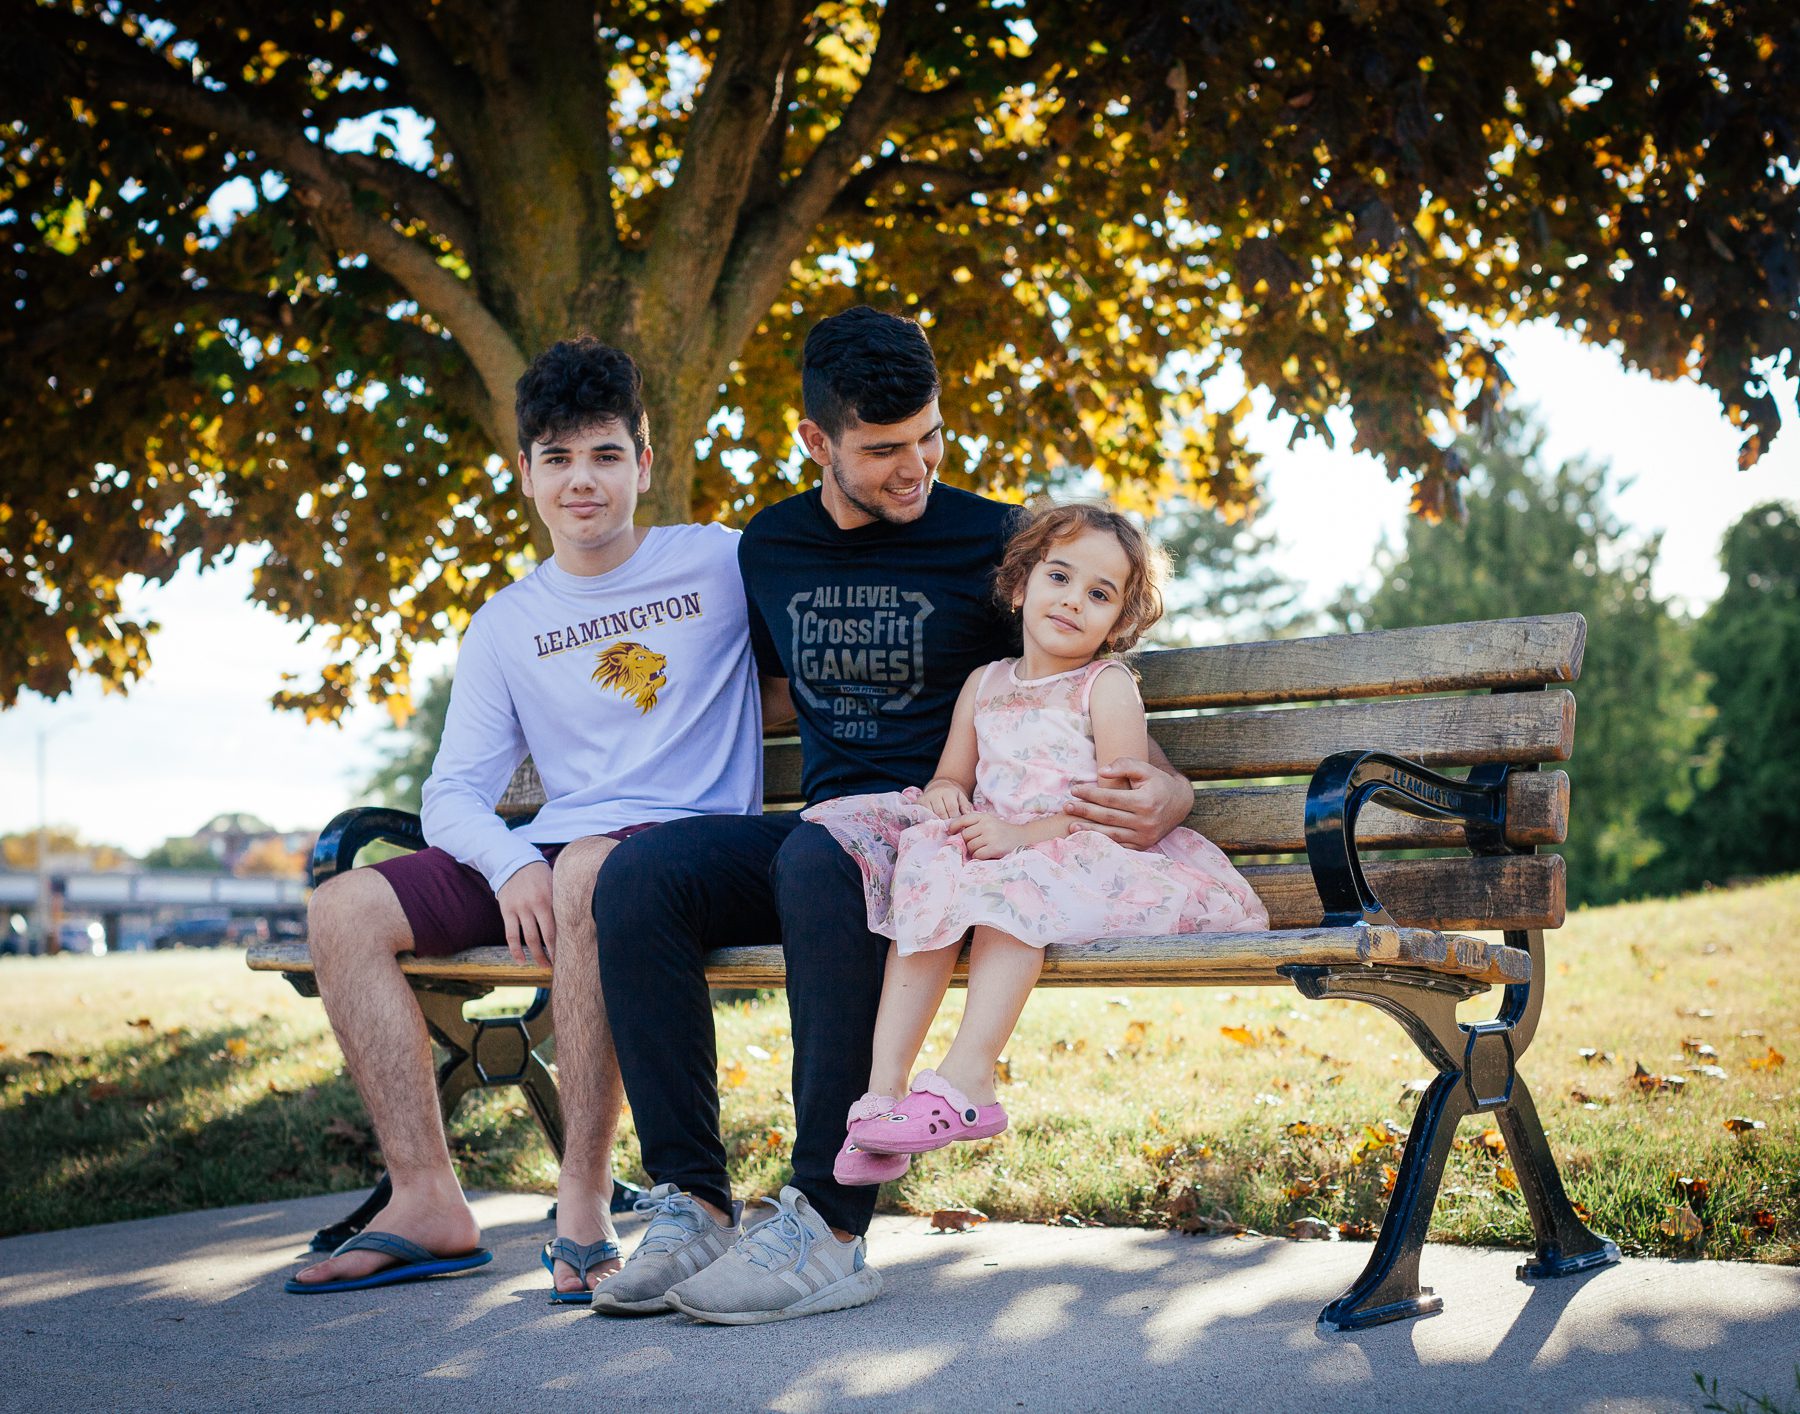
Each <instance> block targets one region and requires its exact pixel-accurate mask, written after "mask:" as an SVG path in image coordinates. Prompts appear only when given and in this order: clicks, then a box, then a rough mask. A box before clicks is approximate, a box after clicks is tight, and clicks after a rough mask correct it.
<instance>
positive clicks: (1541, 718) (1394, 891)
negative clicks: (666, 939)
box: [249, 614, 1619, 1330]
mask: <svg viewBox="0 0 1800 1414" xmlns="http://www.w3.org/2000/svg"><path fill="white" fill-rule="evenodd" d="M1586 631H1587V628H1586V624H1585V623H1584V621H1583V620H1582V618H1581V616H1580V615H1578V614H1559V615H1552V616H1549V617H1543V618H1521V619H1502V620H1497V621H1494V622H1487V623H1465V624H1446V625H1442V626H1438V627H1431V628H1415V629H1400V630H1394V631H1389V632H1381V633H1365V634H1356V635H1344V636H1334V637H1324V638H1306V639H1292V640H1287V641H1278V642H1270V643H1249V644H1232V645H1226V646H1221V647H1214V648H1184V649H1169V650H1162V651H1157V652H1148V653H1144V654H1142V655H1140V656H1139V657H1138V658H1137V659H1136V660H1135V666H1136V667H1137V669H1138V671H1139V672H1140V674H1141V675H1142V681H1143V694H1144V699H1145V702H1146V704H1147V705H1148V707H1149V708H1150V711H1151V713H1152V717H1151V731H1152V734H1153V735H1154V736H1155V738H1156V740H1157V741H1158V742H1160V743H1161V745H1162V748H1163V750H1164V751H1165V752H1167V753H1168V756H1169V759H1170V761H1171V762H1173V763H1174V765H1175V766H1176V767H1177V768H1178V769H1180V770H1181V771H1183V772H1185V773H1186V774H1187V775H1188V776H1189V777H1190V778H1192V779H1193V780H1194V781H1195V782H1197V783H1199V785H1200V788H1199V789H1197V790H1196V791H1195V797H1194V812H1193V814H1192V815H1191V816H1190V817H1189V821H1188V823H1189V824H1190V825H1192V826H1193V828H1195V829H1196V830H1199V831H1200V832H1201V833H1202V834H1204V835H1206V836H1207V837H1208V838H1210V839H1212V840H1214V841H1215V842H1216V843H1217V844H1218V845H1219V846H1220V847H1221V848H1222V849H1224V850H1225V851H1226V852H1227V853H1228V854H1231V855H1233V856H1235V857H1237V858H1238V859H1239V861H1240V867H1241V868H1242V869H1243V872H1244V873H1245V875H1246V876H1247V877H1248V878H1249V879H1250V881H1251V882H1252V883H1253V884H1254V885H1255V887H1256V890H1257V892H1258V893H1259V894H1260V895H1261V896H1262V899H1263V901H1264V902H1265V903H1266V904H1267V905H1268V909H1269V915H1270V923H1271V931H1269V932H1266V933H1245V934H1219V933H1212V934H1200V935H1192V936H1183V937H1163V938H1130V939H1118V940H1109V941H1105V942H1100V943H1095V944H1093V945H1091V946H1088V947H1052V948H1050V949H1049V951H1048V955H1047V957H1046V959H1045V964H1044V971H1043V977H1042V980H1041V983H1040V985H1042V986H1046V987H1065V986H1105V987H1120V986H1146V985H1152V986H1231V987H1244V986H1253V985H1271V986H1273V985H1280V986H1291V987H1294V988H1297V989H1298V990H1299V991H1300V992H1301V994H1302V995H1304V996H1306V997H1309V998H1313V999H1322V998H1341V999H1346V1000H1351V1001H1360V1002H1367V1003H1368V1004H1369V1005H1371V1006H1374V1007H1377V1008H1379V1009H1380V1010H1382V1011H1384V1012H1386V1013H1387V1014H1388V1015H1389V1016H1391V1017H1393V1018H1394V1019H1395V1020H1396V1021H1397V1022H1399V1024H1400V1026H1401V1029H1403V1030H1404V1031H1405V1032H1406V1034H1407V1035H1408V1036H1409V1037H1410V1038H1411V1039H1412V1041H1413V1043H1414V1044H1415V1045H1416V1046H1417V1047H1418V1048H1419V1050H1420V1051H1421V1052H1423V1053H1424V1055H1425V1058H1426V1059H1427V1060H1428V1061H1430V1063H1431V1065H1432V1067H1433V1069H1434V1070H1435V1071H1436V1077H1435V1078H1434V1079H1433V1080H1432V1081H1431V1083H1430V1085H1429V1086H1428V1087H1427V1089H1426V1090H1425V1092H1424V1094H1423V1095H1422V1097H1421V1098H1420V1101H1419V1106H1418V1110H1417V1113H1416V1115H1415V1117H1414V1119H1413V1124H1412V1130H1411V1133H1410V1134H1409V1135H1408V1138H1407V1143H1406V1150H1405V1156H1404V1158H1403V1159H1402V1161H1401V1165H1400V1170H1399V1174H1398V1177H1397V1179H1396V1181H1395V1183H1394V1188H1393V1194H1392V1197H1391V1198H1390V1200H1389V1204H1388V1209H1387V1214H1386V1216H1385V1218H1384V1220H1383V1222H1382V1226H1381V1232H1380V1234H1379V1236H1378V1237H1377V1239H1376V1242H1375V1246H1374V1252H1373V1254H1372V1255H1371V1257H1370V1259H1369V1262H1368V1266H1367V1267H1366V1269H1365V1270H1364V1271H1363V1273H1362V1275H1361V1276H1360V1277H1358V1278H1357V1280H1356V1282H1355V1283H1354V1284H1353V1285H1352V1286H1351V1287H1350V1289H1349V1290H1348V1291H1346V1292H1345V1293H1344V1294H1343V1295H1342V1296H1340V1297H1339V1298H1338V1299H1337V1300H1335V1301H1333V1302H1332V1303H1331V1304H1330V1305H1328V1306H1327V1307H1326V1308H1325V1310H1324V1312H1323V1314H1322V1315H1321V1316H1320V1323H1321V1324H1322V1325H1325V1326H1327V1327H1330V1328H1333V1329H1337V1330H1349V1329H1356V1328H1360V1327H1363V1326H1368V1325H1374V1324H1377V1323H1379V1322H1382V1321H1391V1320H1397V1319H1400V1318H1403V1317H1407V1316H1416V1315H1420V1314H1423V1313H1425V1312H1428V1311H1434V1310H1437V1309H1438V1308H1439V1307H1440V1306H1441V1305H1442V1301H1441V1299H1440V1298H1439V1297H1437V1296H1435V1295H1434V1294H1433V1293H1432V1291H1431V1289H1430V1288H1429V1287H1422V1286H1421V1285H1420V1284H1419V1256H1420V1251H1421V1249H1422V1247H1423V1245H1424V1241H1425V1235H1426V1231H1427V1229H1428V1228H1429V1226H1430V1222H1431V1213H1432V1209H1433V1206H1434V1204H1435V1202H1436V1198H1437V1192H1438V1187H1439V1184H1440V1182H1441V1180H1442V1177H1443V1172H1444V1164H1445V1160H1446V1158H1447V1156H1448V1154H1449V1151H1450V1145H1451V1140H1452V1138H1453V1137H1454V1135H1455V1132H1456V1128H1457V1124H1458V1122H1459V1121H1460V1120H1462V1119H1463V1118H1464V1117H1465V1116H1467V1115H1470V1114H1477V1113H1481V1114H1486V1113H1491V1114H1493V1115H1494V1116H1495V1119H1496V1120H1497V1121H1498V1124H1499V1128H1500V1133H1501V1134H1502V1135H1503V1136H1504V1139H1505V1143H1506V1147H1507V1150H1508V1151H1509V1154H1510V1156H1511V1159H1512V1163H1513V1168H1514V1171H1515V1172H1516V1174H1517V1176H1518V1180H1519V1188H1520V1191H1521V1192H1522V1193H1523V1195H1524V1198H1525V1202H1526V1205H1527V1207H1528V1209H1529V1210H1530V1214H1531V1221H1532V1227H1533V1230H1534V1232H1535V1235H1536V1239H1537V1254H1536V1257H1535V1258H1534V1259H1533V1260H1531V1261H1528V1262H1526V1263H1525V1264H1524V1265H1522V1266H1521V1267H1520V1269H1519V1271H1520V1274H1521V1275H1522V1276H1527V1277H1554V1276H1566V1275H1569V1274H1571V1273H1574V1272H1580V1271H1586V1270H1588V1269H1590V1268H1593V1267H1598V1266H1603V1265H1606V1264H1608V1263H1611V1262H1615V1261H1617V1260H1618V1256H1619V1253H1618V1249H1617V1247H1615V1246H1614V1245H1613V1244H1612V1243H1611V1242H1609V1241H1607V1240H1605V1239H1604V1238H1601V1237H1598V1236H1596V1235H1595V1234H1594V1233H1592V1232H1590V1231H1589V1230H1588V1228H1587V1227H1586V1225H1585V1224H1584V1223H1583V1222H1582V1221H1581V1219H1580V1218H1579V1217H1578V1216H1577V1214H1576V1212H1575V1210H1574V1208H1573V1207H1572V1206H1571V1204H1570V1202H1569V1199H1568V1197H1567V1195H1566V1194H1565V1192H1564V1190H1563V1185H1562V1180H1561V1178H1560V1177H1559V1175H1558V1173H1557V1168H1556V1161H1555V1159H1554V1157H1553V1156H1552V1154H1551V1152H1550V1148H1549V1145H1548V1144H1547V1143H1546V1141H1545V1138H1544V1130H1543V1126H1542V1124H1541V1122H1540V1121H1539V1119H1538V1114H1537V1109H1536V1107H1535V1105H1534V1104H1533V1102H1532V1098H1531V1092H1530V1091H1529V1090H1528V1089H1527V1088H1526V1084H1525V1081H1524V1079H1523V1077H1522V1076H1521V1075H1520V1074H1519V1072H1518V1068H1517V1067H1518V1062H1519V1060H1520V1058H1521V1057H1522V1056H1523V1055H1524V1053H1525V1051H1526V1050H1527V1048H1528V1047H1529V1046H1530V1045H1531V1040H1532V1036H1533V1034H1534V1033H1535V1031H1536V1030H1537V1023H1538V1016H1539V1013H1540V1012H1541V1010H1542V1008H1543V1004H1544V986H1545V982H1546V980H1547V978H1546V973H1545V966H1544V933H1545V930H1547V929H1551V928H1556V927H1558V926H1560V924H1561V923H1562V921H1563V911H1564V885H1563V861H1562V859H1561V858H1560V857H1559V856H1557V855H1555V854H1540V853H1538V850H1539V848H1540V847H1541V846H1544V845H1552V844H1556V843H1558V842H1560V841H1561V840H1562V839H1564V838H1565V836H1566V832H1567V828H1568V814H1569V780H1568V777H1567V776H1566V775H1565V774H1564V773H1563V772H1561V771H1557V770H1541V769H1539V767H1540V765H1541V764H1542V763H1546V762H1556V761H1564V760H1567V759H1568V756H1569V753H1570V750H1571V747H1572V746H1573V741H1574V729H1575V699H1574V697H1573V696H1572V695H1571V694H1570V693H1569V691H1568V690H1567V688H1566V687H1565V686H1563V684H1566V683H1569V682H1571V681H1573V680H1574V678H1575V676H1576V675H1577V673H1578V672H1579V671H1580V668H1581V657H1582V648H1583V644H1584V640H1585V637H1586ZM1302 704H1305V705H1302ZM1459 767H1468V768H1470V769H1469V771H1468V773H1467V776H1466V778H1456V777H1451V776H1448V775H1444V774H1440V772H1441V771H1442V770H1444V769H1445V768H1459ZM765 782H766V787H767V805H768V807H769V808H770V809H782V808H791V807H793V806H794V805H795V804H796V803H797V802H798V800H799V785H800V752H799V745H798V743H797V742H795V741H793V740H791V739H781V740H776V739H771V740H770V741H769V742H768V744H767V748H766V757H765ZM534 786H535V776H533V775H531V774H530V773H529V772H528V771H526V772H522V779H515V781H514V783H513V788H512V789H511V790H509V792H508V798H507V799H506V800H505V801H503V802H502V806H501V809H502V813H503V814H509V813H514V812H518V811H524V812H527V813H528V812H529V811H530V810H531V809H534V808H535V806H536V804H537V803H539V802H541V799H542V795H541V791H539V792H537V793H536V794H535V795H534V794H533V787H534ZM378 839H381V840H389V841H393V842H396V843H399V844H403V845H408V846H412V847H415V848H416V847H418V846H419V845H421V844H422V843H423V841H422V840H421V838H420V834H419V824H418V821H417V819H416V818H415V817H413V816H411V815H407V814H403V813H401V812H399V811H394V810H382V809H364V810H351V811H348V812H346V813H345V814H342V815H340V816H338V817H337V818H336V819H335V820H333V821H332V822H331V824H330V825H329V826H328V827H327V828H326V830H325V832H324V834H323V835H321V836H320V839H319V843H318V847H317V849H316V850H315V852H314V856H313V881H314V882H315V883H318V882H320V881H322V880H323V879H326V878H328V877H330V876H331V875H332V874H335V873H337V872H338V871H339V870H341V869H346V868H348V867H350V865H351V864H352V863H354V861H355V858H356V854H357V851H358V850H360V849H361V848H363V847H364V846H365V845H367V844H369V843H371V842H373V841H375V840H378ZM1302 854H1303V855H1304V861H1303V862H1302V860H1301V859H1300V857H1299V856H1301V855H1302ZM1284 856H1286V857H1287V858H1285V859H1284ZM1474 930H1481V931H1486V932H1490V933H1496V932H1497V933H1500V934H1501V935H1502V937H1503V939H1504V941H1503V942H1499V943H1495V942H1490V941H1485V940H1483V939H1481V938H1476V937H1472V936H1468V935H1469V933H1470V932H1472V931H1474ZM249 956H250V966H251V967H253V968H257V969H259V970H264V971H278V972H282V973H285V974H286V975H287V977H288V979H289V980H290V981H291V982H292V983H293V984H294V985H295V986H296V987H297V988H299V989H300V990H301V991H302V992H307V993H309V994H310V993H311V992H312V991H313V990H314V989H313V979H312V975H311V965H310V962H309V960H308V958H307V955H306V949H305V946H304V945H303V944H294V943H275V942H271V943H263V944H259V945H257V946H256V947H254V948H252V949H251V951H250V955H249ZM402 968H403V970H404V971H405V973H406V974H407V975H408V976H409V977H410V978H411V980H412V985H413V987H414V988H415V989H416V990H417V992H418V994H419V999H420V1003H421V1005H422V1006H423V1008H424V1010H425V1016H426V1019H427V1021H428V1023H429V1025H430V1027H431V1030H432V1032H433V1034H434V1035H435V1037H436V1038H437V1040H438V1041H439V1042H441V1043H442V1044H443V1046H444V1047H445V1049H446V1051H447V1052H448V1058H447V1059H446V1060H445V1061H444V1062H443V1066H442V1069H441V1070H440V1072H439V1082H440V1094H441V1097H442V1102H443V1106H444V1110H445V1113H446V1116H447V1115H448V1114H449V1112H450V1111H451V1110H452V1109H453V1108H454V1107H455V1105H456V1102H457V1100H458V1099H459V1098H460V1097H461V1096H462V1095H463V1094H464V1093H465V1092H467V1091H468V1090H470V1089H472V1088H476V1087H479V1086H499V1085H517V1086H518V1087H519V1088H520V1089H521V1090H523V1092H524V1094H525V1098H526V1100H527V1102H528V1103H529V1104H530V1106H531V1109H532V1112H533V1113H534V1114H535V1115H536V1116H537V1119H538V1122H539V1123H540V1124H541V1125H542V1126H543V1129H544V1133H545V1135H546V1136H547V1138H548V1139H549V1142H550V1145H551V1147H552V1148H553V1149H554V1150H556V1151H557V1153H558V1154H559V1156H560V1153H561V1148H562V1126H561V1120H560V1116H559V1113H558V1108H557V1101H556V1087H555V1081H554V1079H553V1078H552V1075H551V1073H550V1071H549V1070H548V1069H547V1068H546V1066H545V1064H544V1062H543V1061H542V1060H541V1059H540V1058H539V1056H538V1054H537V1052H538V1049H539V1048H540V1047H541V1046H542V1045H543V1043H544V1042H545V1041H546V1040H547V1039H548V1037H549V1033H550V1025H549V1022H550V1013H549V1008H548V1006H547V1005H546V998H547V996H548V993H547V992H546V991H543V990H540V991H539V992H538V994H537V996H536V999H535V1000H534V1001H533V1002H532V1004H531V1005H530V1006H529V1007H528V1008H527V1009H526V1010H524V1011H523V1012H520V1013H519V1014H517V1015H513V1016H507V1017H501V1018H491V1017H490V1018H487V1019H484V1020H476V1021H471V1020H468V1019H466V1018H465V1017H464V1015H463V1008H464V1004H465V1003H466V1002H467V1001H469V1000H471V999H473V998H477V997H481V996H483V995H485V994H486V993H488V992H490V991H491V990H493V989H494V988H496V987H502V986H519V985H524V986H531V987H538V988H540V989H542V988H545V987H546V986H547V985H548V982H549V973H548V971H547V970H546V969H544V968H540V967H534V966H530V965H525V964H520V963H516V962H514V961H513V960H512V958H511V956H510V954H508V952H507V951H506V949H505V948H500V947H494V948H483V949H476V950H473V951H470V952H467V953H463V954H461V955H459V956H456V957H451V958H408V959H403V960H402ZM707 976H708V979H709V981H711V983H712V984H713V985H714V986H718V987H738V988H742V987H779V986H781V985H782V983H783V969H782V954H781V951H780V949H779V948H775V947H741V948H724V949H720V950H719V951H717V952H715V953H713V954H712V955H711V957H710V958H709V959H708V967H707ZM959 980H960V977H959ZM1493 987H1500V988H1502V989H1503V994H1502V997H1501V1000H1500V1004H1499V1007H1498V1012H1497V1015H1496V1017H1495V1018H1494V1019H1493V1020H1490V1021H1476V1022H1464V1021H1459V1020H1458V1019H1457V1016H1456V1006H1457V1003H1459V1002H1461V1001H1464V1000H1465V999H1467V998H1469V997H1473V996H1475V995H1476V994H1478V993H1481V992H1485V991H1487V990H1489V989H1490V988H1493ZM618 1004H620V1003H618V1002H616V1001H615V1005H618ZM381 1196H382V1195H380V1194H377V1195H376V1198H380V1197H381ZM371 1202H372V1203H375V1206H377V1207H378V1206H379V1204H378V1203H376V1200H375V1199H373V1198H372V1199H371ZM365 1207H367V1208H368V1211H366V1212H364V1213H362V1214H361V1218H362V1220H366V1218H367V1217H368V1216H369V1214H370V1213H372V1212H373V1211H374V1210H375V1208H374V1207H368V1205H365ZM352 1221H354V1215H353V1219H352Z"/></svg>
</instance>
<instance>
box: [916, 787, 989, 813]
mask: <svg viewBox="0 0 1800 1414" xmlns="http://www.w3.org/2000/svg"><path fill="white" fill-rule="evenodd" d="M919 804H921V805H923V806H924V807H925V808H926V809H927V810H929V811H930V812H931V813H932V814H933V815H935V816H937V817H938V819H940V820H954V819H956V817H957V816H959V815H967V814H969V813H970V811H972V810H973V809H974V808H975V807H974V806H973V805H972V804H970V802H969V797H968V796H966V795H965V794H963V788H962V787H961V786H959V785H957V783H956V782H955V781H946V780H941V779H940V780H935V781H933V782H932V783H931V784H930V785H928V786H926V787H925V789H924V790H923V791H921V792H920V793H919Z"/></svg>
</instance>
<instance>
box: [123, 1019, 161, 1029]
mask: <svg viewBox="0 0 1800 1414" xmlns="http://www.w3.org/2000/svg"><path fill="white" fill-rule="evenodd" d="M125 1024H126V1025H127V1026H134V1027H136V1028H137V1029H138V1030H139V1031H154V1030H156V1023H155V1022H154V1021H152V1020H151V1019H150V1018H149V1017H147V1016H139V1017H135V1018H133V1019H132V1020H130V1021H127V1022H126V1023H125Z"/></svg>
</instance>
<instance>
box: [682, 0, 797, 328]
mask: <svg viewBox="0 0 1800 1414" xmlns="http://www.w3.org/2000/svg"><path fill="white" fill-rule="evenodd" d="M795 18H796V9H795V5H794V3H793V0H767V3H757V4H728V5H726V6H725V7H724V8H723V11H722V13H721V14H720V19H719V23H720V30H721V33H720V36H719V49H718V53H717V55H716V56H715V57H714V59H713V67H712V72H711V74H709V75H708V76H707V80H706V83H705V85H704V86H703V87H702V88H701V90H700V94H699V96H698V97H697V98H696V99H695V100H694V116H693V119H692V121H691V122H690V123H689V125H688V135H687V141H686V144H685V147H684V150H683V152H682V156H681V169H680V172H679V175H678V176H677V177H676V179H675V184H674V186H673V187H672V188H671V189H670V191H669V193H668V195H667V196H666V197H665V198H664V201H663V208H662V213H661V216H660V217H659V219H658V220H657V223H656V230H655V232H654V233H653V236H652V239H651V241H650V245H649V248H650V249H652V250H669V251H680V252H681V253H682V258H681V260H679V261H674V262H670V263H669V266H668V267H667V268H668V269H669V272H670V273H669V276H668V281H667V283H668V284H669V286H670V289H669V290H668V292H667V293H668V295H669V296H677V295H680V296H684V297H683V298H680V299H679V300H671V301H670V302H678V303H686V299H687V297H691V295H690V293H689V292H691V291H692V290H693V289H695V288H696V287H698V288H699V289H702V290H709V289H711V288H712V285H713V282H714V281H715V280H716V279H717V278H718V274H719V270H720V268H721V267H722V266H723V264H724V261H725V256H726V252H727V250H728V249H729V245H730V239H731V232H732V230H733V229H734V228H735V227H736V225H737V222H738V215H739V211H740V210H741V209H742V206H743V202H744V196H745V193H746V191H747V190H748V188H749V182H750V176H751V173H752V172H753V171H754V170H755V165H756V158H757V153H758V152H759V151H760V150H761V148H762V143H763V138H764V135H765V133H766V131H767V129H768V127H769V125H770V123H772V122H779V121H780V118H779V106H780V87H779V85H780V78H781V75H782V73H783V72H784V71H785V69H786V64H787V54H788V51H789V50H790V49H791V47H792V46H793V45H794V44H795V43H796V42H797V41H798V38H799V35H798V32H797V29H796V26H795ZM677 286H678V287H679V289H677V288H676V287H677ZM656 302H662V301H656Z"/></svg>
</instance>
